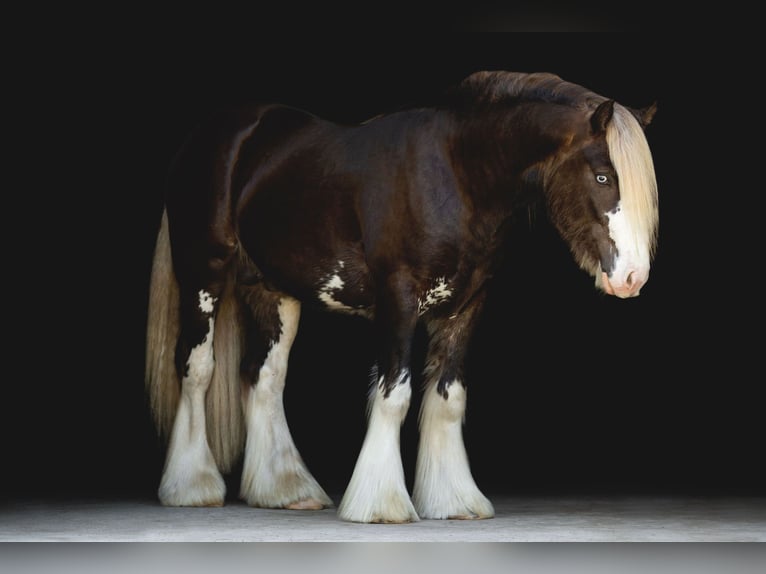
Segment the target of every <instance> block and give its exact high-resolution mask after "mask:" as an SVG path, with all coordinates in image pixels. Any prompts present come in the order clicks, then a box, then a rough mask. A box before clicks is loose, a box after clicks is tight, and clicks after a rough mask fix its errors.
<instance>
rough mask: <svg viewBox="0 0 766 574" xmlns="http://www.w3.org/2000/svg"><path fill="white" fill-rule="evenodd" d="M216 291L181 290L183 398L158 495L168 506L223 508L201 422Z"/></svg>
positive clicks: (219, 479) (210, 361)
mask: <svg viewBox="0 0 766 574" xmlns="http://www.w3.org/2000/svg"><path fill="white" fill-rule="evenodd" d="M198 287H201V286H198ZM219 290H220V289H218V290H216V289H215V288H214V287H213V286H212V285H209V284H206V285H205V286H204V287H201V288H196V289H195V288H186V287H185V286H182V289H181V330H180V336H179V340H178V344H177V349H176V369H177V372H178V374H179V377H180V379H181V396H180V399H179V402H178V408H177V410H176V415H175V421H174V423H173V429H172V432H171V435H170V442H169V445H168V452H167V455H166V459H165V468H164V470H163V473H162V480H161V481H160V487H159V491H158V496H159V499H160V502H161V503H162V504H164V505H166V506H222V505H223V503H224V498H225V495H226V485H225V483H224V481H223V477H222V476H221V473H220V472H219V470H218V467H217V465H216V462H215V459H214V458H213V454H212V452H211V450H210V446H209V444H208V440H207V431H206V420H205V395H206V393H207V390H208V387H209V386H210V381H211V379H212V377H213V370H214V367H215V357H214V355H213V335H214V332H215V317H216V310H217V308H218V304H217V302H218V297H219V295H220V293H219Z"/></svg>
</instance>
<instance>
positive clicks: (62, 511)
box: [0, 497, 766, 542]
mask: <svg viewBox="0 0 766 574" xmlns="http://www.w3.org/2000/svg"><path fill="white" fill-rule="evenodd" d="M492 500H493V503H494V504H495V511H496V516H495V518H492V519H490V520H477V521H458V520H422V521H420V522H415V523H410V524H402V525H391V524H385V525H383V524H354V523H348V522H344V521H341V520H339V519H338V517H337V515H336V511H335V509H326V510H321V511H292V510H268V509H256V508H250V507H248V506H246V505H245V504H244V503H238V502H237V503H228V504H227V505H226V506H224V507H222V508H166V507H163V506H160V505H159V504H158V503H157V502H156V501H153V500H119V501H106V500H98V501H93V500H83V501H78V500H71V501H56V502H51V501H34V500H31V501H15V502H11V503H10V504H6V505H4V508H3V509H2V510H0V541H1V542H49V541H57V542H766V498H753V497H741V498H723V497H714V498H691V497H686V498H670V497H668V498H661V497H576V498H575V497H523V498H522V497H500V498H493V499H492Z"/></svg>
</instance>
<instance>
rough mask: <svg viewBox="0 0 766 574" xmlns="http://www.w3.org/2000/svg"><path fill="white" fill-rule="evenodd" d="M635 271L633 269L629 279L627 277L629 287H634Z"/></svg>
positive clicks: (626, 281)
mask: <svg viewBox="0 0 766 574" xmlns="http://www.w3.org/2000/svg"><path fill="white" fill-rule="evenodd" d="M634 273H635V272H634V271H631V272H630V273H628V277H627V279H625V284H626V285H627V286H628V287H633V275H634Z"/></svg>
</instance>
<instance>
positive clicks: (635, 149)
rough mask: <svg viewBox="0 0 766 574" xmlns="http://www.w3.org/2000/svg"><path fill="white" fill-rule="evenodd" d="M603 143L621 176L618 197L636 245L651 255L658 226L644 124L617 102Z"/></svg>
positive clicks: (650, 158)
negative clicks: (647, 249) (606, 146)
mask: <svg viewBox="0 0 766 574" xmlns="http://www.w3.org/2000/svg"><path fill="white" fill-rule="evenodd" d="M606 143H607V145H608V147H609V156H610V157H611V159H612V163H613V165H614V168H615V170H616V171H617V176H618V177H619V180H620V201H621V204H622V209H623V210H624V212H625V215H626V217H627V219H628V222H629V224H630V228H631V229H632V230H633V235H634V241H635V245H636V246H637V247H639V248H641V247H642V246H648V248H649V257H650V258H653V257H654V253H655V250H656V247H657V233H658V227H659V211H658V207H659V205H658V198H657V179H656V177H655V174H654V162H653V161H652V154H651V152H650V150H649V144H648V143H647V141H646V136H645V135H644V130H643V128H642V127H641V125H640V124H639V123H638V120H636V118H635V116H634V115H633V114H632V113H631V112H630V110H628V109H627V108H625V107H624V106H621V105H620V104H616V103H615V105H614V114H613V116H612V121H610V122H609V126H608V127H607V130H606Z"/></svg>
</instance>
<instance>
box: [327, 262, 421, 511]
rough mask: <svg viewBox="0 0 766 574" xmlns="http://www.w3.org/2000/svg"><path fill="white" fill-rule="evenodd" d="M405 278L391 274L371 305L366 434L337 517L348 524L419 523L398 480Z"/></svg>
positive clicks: (406, 378)
mask: <svg viewBox="0 0 766 574" xmlns="http://www.w3.org/2000/svg"><path fill="white" fill-rule="evenodd" d="M412 292H413V291H412V289H411V288H410V285H409V283H408V281H407V278H404V277H398V276H392V277H391V278H390V279H389V281H388V283H387V284H386V285H385V286H384V287H383V290H382V292H381V293H379V296H378V301H377V303H376V320H375V323H376V325H375V326H376V334H377V336H378V363H377V365H376V369H375V370H374V374H373V377H374V379H373V381H372V385H371V388H370V395H369V398H368V405H367V414H368V420H367V434H366V435H365V438H364V443H363V444H362V449H361V452H360V453H359V456H358V458H357V461H356V466H355V467H354V472H353V474H352V476H351V481H350V482H349V485H348V487H347V488H346V492H345V493H344V495H343V499H342V500H341V503H340V506H339V507H338V515H339V516H340V518H342V519H343V520H348V521H351V522H385V523H402V522H414V521H417V520H419V518H418V515H417V512H415V507H414V506H413V505H412V502H411V500H410V495H409V492H408V491H407V486H406V483H405V477H404V467H403V465H402V458H401V451H400V448H399V435H400V429H401V425H402V423H403V422H404V419H405V416H406V415H407V411H408V409H409V406H410V397H411V396H412V387H411V385H410V379H411V376H410V354H411V345H412V337H413V334H414V331H415V325H416V322H417V299H416V298H415V297H413V296H412Z"/></svg>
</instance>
